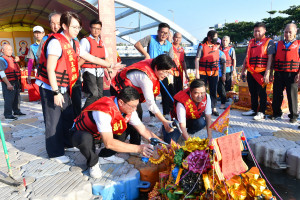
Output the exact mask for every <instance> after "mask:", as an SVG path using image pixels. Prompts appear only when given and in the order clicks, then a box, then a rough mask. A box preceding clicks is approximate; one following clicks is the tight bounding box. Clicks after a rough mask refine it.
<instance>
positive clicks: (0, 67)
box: [0, 56, 8, 71]
mask: <svg viewBox="0 0 300 200" xmlns="http://www.w3.org/2000/svg"><path fill="white" fill-rule="evenodd" d="M7 67H8V63H7V61H6V60H5V59H4V58H3V57H2V56H0V71H4V70H6V69H7Z"/></svg>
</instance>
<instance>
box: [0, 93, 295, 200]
mask: <svg viewBox="0 0 300 200" xmlns="http://www.w3.org/2000/svg"><path fill="white" fill-rule="evenodd" d="M0 96H1V98H0V113H1V117H0V119H1V122H2V126H3V129H4V133H5V136H6V144H7V147H8V153H9V158H10V161H11V165H12V167H13V175H14V177H15V178H16V179H18V180H22V179H23V178H25V180H26V187H24V186H21V187H11V186H7V185H5V184H3V183H0V188H1V195H0V199H16V200H19V199H20V200H21V199H80V200H83V199H101V197H99V196H93V195H92V187H91V185H92V184H95V185H99V186H107V185H110V184H116V183H121V182H124V181H125V182H124V183H126V180H127V179H129V178H131V179H132V178H133V179H134V177H136V176H137V170H136V169H134V167H133V166H132V165H130V164H128V163H125V164H122V165H103V166H101V169H102V170H103V177H102V178H101V179H97V180H95V179H91V178H90V177H89V176H88V173H87V172H86V171H85V169H86V165H85V159H84V157H83V156H82V155H81V154H80V152H67V153H66V155H68V156H70V157H71V162H70V163H68V164H66V165H65V164H58V163H55V162H53V161H50V160H49V159H48V157H47V154H46V151H45V140H44V135H43V134H44V124H43V116H42V109H41V104H40V103H39V102H28V97H27V95H26V94H25V93H22V99H23V100H22V103H21V110H22V112H24V113H26V114H27V115H26V116H23V117H19V119H18V120H17V121H7V120H5V119H4V117H3V115H2V113H3V104H4V102H3V98H2V95H0ZM158 104H159V100H158ZM159 105H160V104H159ZM219 112H220V113H221V112H222V110H219ZM214 119H215V117H214ZM144 120H145V123H146V124H147V125H148V126H149V128H150V129H152V130H153V131H154V132H159V130H160V124H159V123H158V122H157V121H156V120H154V121H152V122H150V121H151V119H150V117H149V116H148V112H144ZM297 127H298V124H290V123H289V122H288V118H287V114H284V116H283V119H282V120H277V121H271V120H263V121H261V122H257V121H254V120H252V117H244V116H242V115H241V111H239V110H231V113H230V128H229V133H235V132H238V131H242V130H243V131H244V132H245V134H246V136H247V138H249V139H251V138H256V137H260V138H263V137H261V136H268V135H273V134H272V133H273V132H275V131H278V130H296V129H297ZM222 135H223V134H220V133H217V132H213V137H219V136H222ZM195 136H199V137H201V138H203V137H206V131H205V130H202V131H200V132H198V133H196V134H195ZM294 143H295V142H294ZM298 144H299V143H298ZM298 144H297V143H295V145H296V147H300V145H298ZM1 146H2V145H1ZM1 146H0V177H2V178H3V177H4V178H5V177H6V174H7V166H6V163H5V157H4V152H3V149H2V147H1ZM120 156H121V157H124V158H128V157H129V155H128V154H120ZM274 159H275V158H270V160H271V161H274ZM299 163H300V162H299ZM82 172H83V173H82ZM131 190H132V189H131ZM115 195H116V192H115ZM117 195H119V196H118V199H126V192H125V193H119V194H117ZM124 195H125V196H124ZM114 198H115V196H114Z"/></svg>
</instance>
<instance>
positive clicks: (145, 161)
mask: <svg viewBox="0 0 300 200" xmlns="http://www.w3.org/2000/svg"><path fill="white" fill-rule="evenodd" d="M151 146H152V147H153V145H151ZM148 161H149V158H147V157H144V156H143V157H142V162H143V163H145V164H147V163H148Z"/></svg>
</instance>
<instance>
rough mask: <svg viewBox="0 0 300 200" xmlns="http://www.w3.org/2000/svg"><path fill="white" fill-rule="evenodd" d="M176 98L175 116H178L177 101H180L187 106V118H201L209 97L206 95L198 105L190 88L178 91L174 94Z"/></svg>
mask: <svg viewBox="0 0 300 200" xmlns="http://www.w3.org/2000/svg"><path fill="white" fill-rule="evenodd" d="M174 100H175V103H174V110H175V113H174V114H175V117H176V118H177V115H176V103H177V102H180V103H182V104H183V105H184V107H185V110H186V119H199V118H200V117H201V115H202V113H203V112H204V110H205V108H206V103H207V99H206V95H205V97H204V99H203V100H202V101H201V102H200V103H198V106H196V104H195V102H194V101H193V100H192V98H191V97H190V88H187V89H185V90H182V91H180V92H178V93H177V94H176V95H175V96H174Z"/></svg>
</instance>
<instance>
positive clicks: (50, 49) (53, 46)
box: [35, 32, 88, 93]
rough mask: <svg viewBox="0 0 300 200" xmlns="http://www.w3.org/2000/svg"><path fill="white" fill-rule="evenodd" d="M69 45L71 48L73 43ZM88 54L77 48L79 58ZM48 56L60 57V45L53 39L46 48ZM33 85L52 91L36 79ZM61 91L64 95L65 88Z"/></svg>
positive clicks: (48, 86)
mask: <svg viewBox="0 0 300 200" xmlns="http://www.w3.org/2000/svg"><path fill="white" fill-rule="evenodd" d="M60 34H62V35H63V36H65V34H64V32H61V33H60ZM70 44H71V46H72V47H73V41H72V40H70ZM87 53H88V52H86V51H85V50H84V49H81V47H80V46H79V56H84V55H86V54H87ZM48 55H54V56H58V57H61V55H62V48H61V45H60V43H59V41H58V40H57V39H55V38H53V39H52V40H51V41H50V42H49V44H48V46H47V56H48ZM35 83H36V84H37V85H38V86H41V87H42V88H44V89H47V90H52V88H51V86H50V85H48V84H46V83H44V82H43V81H41V80H39V79H37V80H36V81H35ZM60 90H61V93H65V92H66V91H67V88H66V87H61V88H60Z"/></svg>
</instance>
